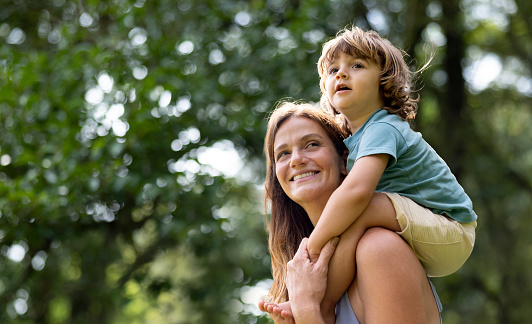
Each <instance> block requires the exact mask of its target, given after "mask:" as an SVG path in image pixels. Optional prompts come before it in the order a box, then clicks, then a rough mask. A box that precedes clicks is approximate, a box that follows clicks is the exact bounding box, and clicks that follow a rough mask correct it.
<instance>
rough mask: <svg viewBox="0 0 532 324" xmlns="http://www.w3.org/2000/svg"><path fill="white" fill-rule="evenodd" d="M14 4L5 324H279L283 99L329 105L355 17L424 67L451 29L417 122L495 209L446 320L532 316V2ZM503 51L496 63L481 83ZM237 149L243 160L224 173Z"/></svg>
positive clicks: (443, 289) (2, 234) (449, 292)
mask: <svg viewBox="0 0 532 324" xmlns="http://www.w3.org/2000/svg"><path fill="white" fill-rule="evenodd" d="M0 8H2V9H0V134H1V135H0V305H1V306H0V307H1V310H0V322H2V323H148V322H150V323H151V322H156V323H235V322H238V323H266V322H268V319H267V318H266V317H262V316H257V315H256V314H255V312H256V311H257V310H256V308H254V306H253V304H255V303H256V301H250V300H249V299H250V297H249V296H251V295H250V294H249V293H250V292H253V291H260V289H257V286H256V285H258V287H262V288H267V287H266V286H267V283H268V282H267V281H264V280H266V279H268V278H269V277H270V269H269V256H268V252H267V235H266V233H265V230H264V228H265V227H264V222H263V219H264V216H263V207H262V205H261V202H262V197H261V189H260V187H261V186H262V182H263V176H264V162H263V159H262V142H263V137H264V134H265V121H266V116H267V113H268V112H269V111H270V110H271V109H272V108H273V107H274V106H275V104H276V102H277V101H278V100H280V99H282V98H286V97H291V98H295V99H303V100H311V101H317V100H319V86H318V75H317V71H316V66H315V64H316V62H317V59H318V57H319V54H320V49H321V44H322V43H323V42H324V41H325V40H326V39H327V38H328V37H330V36H333V35H334V34H335V33H336V32H337V31H338V30H339V29H340V28H342V27H345V26H346V25H348V24H350V23H355V24H357V25H359V26H361V27H363V28H374V29H377V30H378V31H379V32H381V33H382V34H384V35H386V36H387V37H388V38H390V39H391V40H392V41H393V42H394V43H397V44H399V45H400V46H403V47H404V48H405V49H406V50H407V51H408V53H409V54H410V56H411V59H412V60H413V64H414V65H419V66H421V65H422V63H423V62H424V60H425V57H424V56H423V51H422V49H423V44H425V41H426V40H428V39H436V40H439V41H435V43H436V44H435V48H436V57H435V59H434V61H433V64H432V67H431V68H430V69H429V70H428V71H427V73H425V74H424V75H423V76H422V80H421V83H420V86H422V87H423V88H422V90H421V92H420V93H421V98H422V101H421V104H420V113H419V117H418V120H417V125H416V126H417V127H418V128H419V129H420V130H421V131H422V132H423V134H424V136H425V138H427V140H428V141H429V142H430V143H431V144H433V146H434V147H435V148H436V150H437V151H438V152H440V153H441V155H442V157H443V158H444V159H445V160H446V161H448V162H449V164H450V165H451V167H452V168H453V171H455V173H456V174H457V176H458V177H459V179H460V181H461V183H462V184H463V185H464V187H465V188H466V191H468V193H470V195H471V197H472V198H473V201H474V203H475V209H476V210H477V213H478V214H479V216H480V218H479V227H478V232H477V233H478V237H477V247H476V248H475V251H474V253H473V255H472V257H471V259H470V261H468V263H467V264H466V265H465V266H464V268H463V269H461V270H460V271H459V272H458V273H456V274H454V275H452V276H449V277H446V278H441V279H439V278H438V279H435V280H434V283H435V284H436V286H437V288H438V291H439V293H440V296H441V298H442V301H443V303H444V307H445V311H444V322H445V323H463V322H468V323H469V322H472V323H480V322H484V323H497V322H501V323H521V322H525V321H526V319H527V318H529V317H530V316H532V314H531V313H530V310H529V309H528V308H527V304H526V301H527V300H531V299H532V296H531V292H532V282H531V281H530V280H531V279H530V278H532V277H531V276H530V271H529V270H528V268H529V266H530V265H531V264H532V253H531V252H530V251H532V250H531V249H532V242H531V240H530V236H529V235H528V232H529V231H530V228H531V227H532V224H531V221H530V217H528V215H529V214H530V211H531V206H530V199H529V197H530V193H531V191H532V186H531V183H532V182H531V178H530V172H528V170H530V168H531V165H532V156H531V155H530V153H529V150H528V145H529V142H530V138H531V137H532V134H531V131H530V127H528V125H530V120H531V119H532V112H531V111H530V107H531V100H530V97H531V96H532V85H531V84H532V81H531V71H530V64H529V61H530V60H529V54H528V53H530V51H531V50H532V38H531V37H530V35H529V33H528V31H530V18H529V16H530V13H531V12H532V8H531V7H530V4H529V2H527V1H515V2H511V1H506V2H497V3H487V2H486V3H484V2H480V1H466V0H463V1H451V2H442V3H440V2H437V1H430V2H429V1H417V2H416V1H414V2H412V1H402V0H397V1H364V2H361V1H351V0H335V1H287V0H268V1H257V0H254V1H210V0H203V1H191V0H178V1H170V0H163V1H143V0H136V1H130V0H114V1H101V0H91V1H65V0H53V1H37V0H29V1H23V0H13V1H8V0H3V1H0ZM458 8H461V9H462V11H458V10H457V9H458ZM483 10H484V11H483ZM486 10H488V12H490V13H492V14H493V15H487V16H486V15H483V14H482V13H483V12H486ZM490 10H491V11H490ZM451 22H452V23H451ZM489 53H491V54H492V55H494V56H495V57H496V59H495V61H496V62H498V63H499V64H500V66H501V72H500V73H499V74H498V78H494V79H493V80H492V82H491V83H489V84H486V85H485V86H478V85H477V84H476V83H475V80H476V79H474V78H473V77H472V75H474V72H476V71H478V69H477V70H475V68H474V67H475V66H477V65H476V64H478V63H479V62H481V61H482V60H483V59H485V58H486V55H487V54H489ZM488 58H489V57H488ZM492 58H493V56H492ZM487 62H492V63H493V62H494V61H493V60H492V61H487ZM492 67H493V66H492ZM493 68H495V67H493ZM464 77H465V79H464ZM212 154H217V155H215V156H214V160H213V158H212V156H213V155H212ZM225 154H234V155H236V156H238V158H237V159H233V160H231V161H232V163H234V164H235V165H233V166H231V165H230V168H229V169H227V170H226V169H225V168H224V165H223V163H222V161H223V160H224V158H223V156H225ZM213 161H214V162H213ZM238 162H241V163H242V167H238V166H237V165H236V164H238ZM220 170H224V171H223V172H222V171H220Z"/></svg>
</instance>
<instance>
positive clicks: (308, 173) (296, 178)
mask: <svg viewBox="0 0 532 324" xmlns="http://www.w3.org/2000/svg"><path fill="white" fill-rule="evenodd" d="M315 174H318V172H317V171H310V172H305V173H302V174H298V175H296V176H294V177H293V178H292V181H296V180H299V179H302V178H306V177H310V176H313V175H315Z"/></svg>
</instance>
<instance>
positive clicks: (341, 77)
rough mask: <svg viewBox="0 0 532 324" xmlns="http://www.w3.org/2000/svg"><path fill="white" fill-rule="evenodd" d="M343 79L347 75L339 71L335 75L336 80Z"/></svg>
mask: <svg viewBox="0 0 532 324" xmlns="http://www.w3.org/2000/svg"><path fill="white" fill-rule="evenodd" d="M345 78H347V73H345V72H344V71H343V70H340V71H338V73H336V80H339V79H345Z"/></svg>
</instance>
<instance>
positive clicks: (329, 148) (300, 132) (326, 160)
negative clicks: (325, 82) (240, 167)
mask: <svg viewBox="0 0 532 324" xmlns="http://www.w3.org/2000/svg"><path fill="white" fill-rule="evenodd" d="M273 147H274V152H273V154H274V160H275V174H276V176H277V179H278V180H279V183H280V184H281V187H282V188H283V191H284V192H285V193H286V194H287V196H288V197H290V199H292V200H293V201H294V202H296V203H298V204H299V205H301V206H302V207H303V208H305V205H307V204H308V203H316V202H321V201H324V203H323V204H325V203H326V202H327V200H328V199H329V197H330V195H331V194H332V193H333V191H334V190H336V188H338V186H339V185H340V183H341V181H342V179H343V177H342V176H341V175H342V174H343V175H346V174H347V171H346V168H345V163H344V162H343V159H342V157H340V156H339V155H338V153H337V152H336V149H335V147H334V145H333V142H332V141H331V139H330V138H329V136H327V133H326V131H325V130H324V129H323V128H322V127H321V126H320V125H319V124H318V123H317V122H315V121H313V120H311V119H308V118H305V117H290V118H288V119H287V120H285V121H284V122H283V123H282V124H281V126H280V127H279V129H278V130H277V134H276V135H275V139H274V145H273Z"/></svg>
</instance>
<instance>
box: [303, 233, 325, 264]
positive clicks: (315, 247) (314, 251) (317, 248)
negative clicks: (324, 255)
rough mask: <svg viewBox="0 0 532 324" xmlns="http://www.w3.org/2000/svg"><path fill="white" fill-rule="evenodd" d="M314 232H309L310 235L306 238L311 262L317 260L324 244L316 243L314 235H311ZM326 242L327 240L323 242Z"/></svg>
mask: <svg viewBox="0 0 532 324" xmlns="http://www.w3.org/2000/svg"><path fill="white" fill-rule="evenodd" d="M313 234H314V233H312V234H310V237H309V238H308V240H307V249H306V250H307V252H308V256H309V258H310V261H311V262H316V261H318V258H319V257H320V252H321V249H322V248H323V246H324V245H322V244H318V242H317V241H316V235H313ZM325 243H327V242H325Z"/></svg>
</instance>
